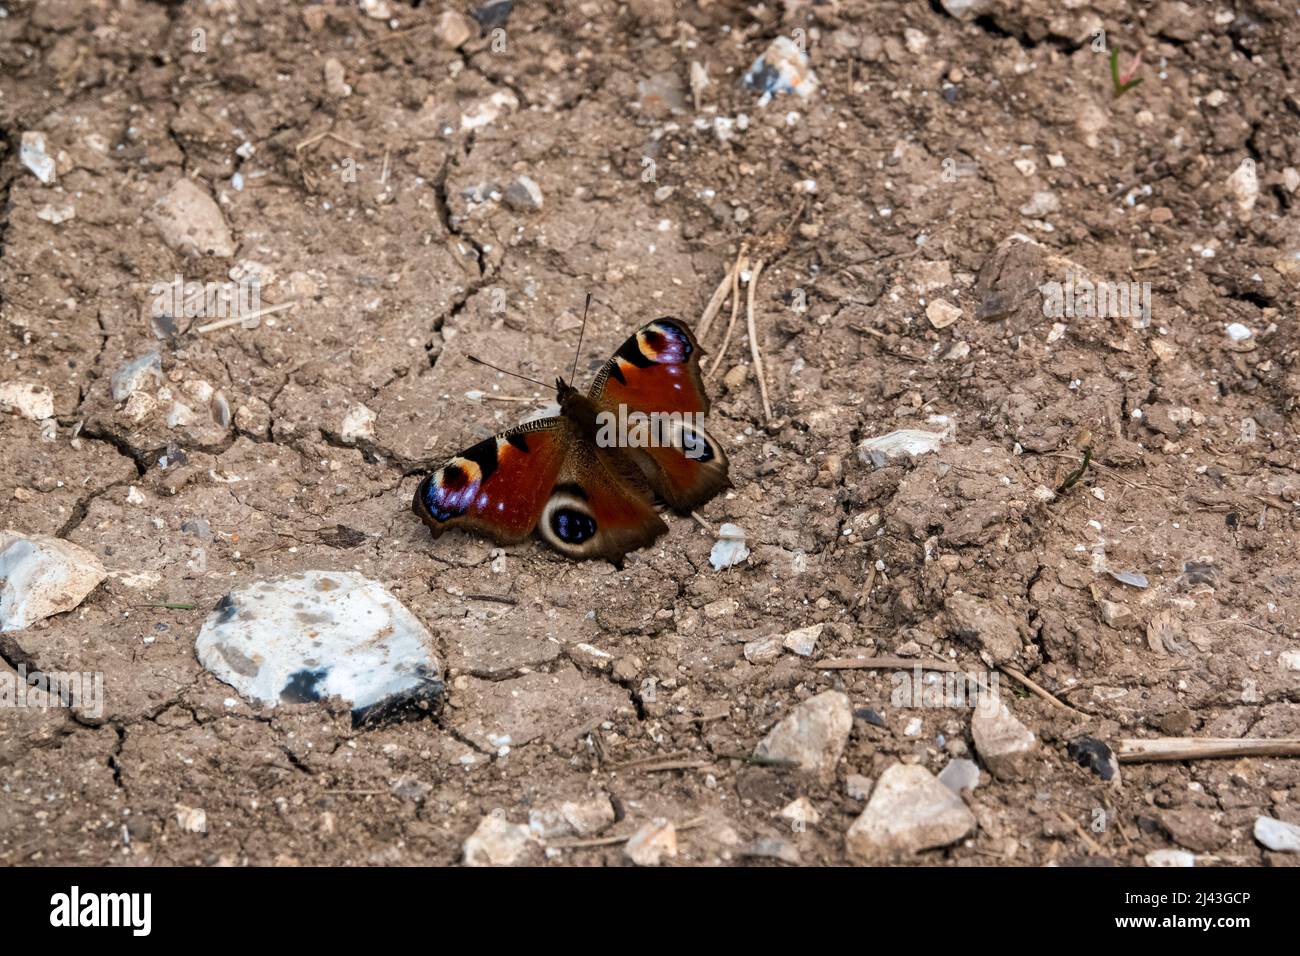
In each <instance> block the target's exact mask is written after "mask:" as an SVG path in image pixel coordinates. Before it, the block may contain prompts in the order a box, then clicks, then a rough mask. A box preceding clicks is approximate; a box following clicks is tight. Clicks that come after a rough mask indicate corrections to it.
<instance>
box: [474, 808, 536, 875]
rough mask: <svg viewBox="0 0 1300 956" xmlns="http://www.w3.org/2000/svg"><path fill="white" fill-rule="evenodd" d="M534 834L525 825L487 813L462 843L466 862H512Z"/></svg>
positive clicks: (478, 864)
mask: <svg viewBox="0 0 1300 956" xmlns="http://www.w3.org/2000/svg"><path fill="white" fill-rule="evenodd" d="M532 842H533V835H532V833H531V832H530V831H529V829H528V827H526V826H523V825H522V824H518V823H511V822H510V821H509V820H507V819H506V818H505V817H504V816H501V815H498V814H495V813H489V814H488V815H487V816H485V817H484V818H483V819H482V820H480V821H479V823H478V827H477V828H476V829H475V830H474V832H473V833H471V834H470V835H469V837H467V838H466V840H465V842H464V844H462V846H461V851H462V853H463V854H464V860H465V865H466V866H511V865H513V864H514V863H515V862H516V861H517V860H518V859H519V858H520V857H521V856H523V855H524V853H526V852H527V851H528V848H529V846H531V845H532Z"/></svg>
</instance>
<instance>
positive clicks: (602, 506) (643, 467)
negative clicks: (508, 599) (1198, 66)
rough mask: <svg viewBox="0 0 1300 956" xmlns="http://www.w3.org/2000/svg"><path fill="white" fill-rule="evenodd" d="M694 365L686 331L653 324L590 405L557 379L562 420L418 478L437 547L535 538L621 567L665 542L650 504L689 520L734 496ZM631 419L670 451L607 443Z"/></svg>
mask: <svg viewBox="0 0 1300 956" xmlns="http://www.w3.org/2000/svg"><path fill="white" fill-rule="evenodd" d="M700 354H701V349H700V347H699V344H698V343H697V342H696V341H695V337H694V336H693V335H692V333H691V331H690V329H689V328H687V326H686V325H685V324H684V323H682V322H680V321H679V320H677V319H672V318H661V319H656V320H655V321H654V322H651V323H649V324H648V325H646V326H644V327H643V328H641V329H640V330H638V331H637V333H636V334H635V335H633V336H631V337H630V338H629V339H628V340H627V341H626V342H624V343H623V345H622V346H621V347H620V348H619V350H618V351H617V352H615V353H614V356H613V357H612V358H611V359H610V360H609V361H608V362H606V363H605V364H604V365H603V366H602V367H601V369H600V371H599V372H598V373H597V375H596V379H595V381H594V383H593V384H592V387H591V389H590V391H589V392H588V393H587V394H583V393H582V392H580V391H578V390H577V389H575V388H574V387H573V386H571V385H569V384H568V383H567V382H565V381H564V380H563V379H557V380H556V401H557V402H558V403H559V405H560V414H559V415H557V416H554V417H551V418H542V419H537V420H534V421H530V422H525V423H524V424H522V425H517V426H515V427H514V428H511V429H509V430H507V431H504V432H502V433H500V434H499V435H495V436H493V437H492V438H488V439H485V440H484V441H481V442H479V443H478V444H476V445H473V446H471V447H470V448H467V449H466V450H465V451H463V452H461V453H460V454H458V455H455V456H453V457H452V458H451V459H449V460H448V461H447V462H446V463H445V464H444V465H443V466H442V467H441V468H440V469H438V470H437V471H436V472H434V473H433V474H431V475H429V476H428V477H426V478H425V479H424V480H423V481H422V482H421V483H420V486H419V488H418V489H417V490H416V493H415V500H414V501H413V502H412V510H413V511H414V512H415V513H416V515H418V516H419V517H420V519H421V520H422V521H423V522H424V523H425V524H426V525H427V526H428V527H429V529H430V531H431V532H432V533H433V536H434V537H435V538H436V537H438V536H440V535H441V534H442V533H443V532H444V531H446V530H449V529H451V528H463V529H466V530H470V531H477V532H480V533H483V534H486V535H487V536H489V537H491V538H492V539H493V540H494V541H496V542H497V543H499V544H514V543H517V542H520V541H523V540H524V539H525V538H527V537H528V536H529V535H530V534H532V533H533V531H534V530H536V531H537V533H538V534H539V535H540V536H541V538H542V539H543V540H544V541H546V542H547V544H549V545H550V546H551V547H553V548H555V549H556V550H557V551H559V552H560V553H562V554H564V555H566V556H568V557H571V558H604V559H606V560H608V561H612V562H614V563H615V564H621V562H622V560H623V557H624V555H626V554H627V552H629V551H632V550H635V549H637V548H643V547H646V546H648V545H650V544H652V543H653V542H654V541H655V540H656V539H657V538H658V537H659V536H660V535H662V534H664V533H666V532H667V531H668V525H667V524H665V523H664V520H663V519H662V518H661V517H660V516H659V514H658V513H657V512H656V511H655V509H654V507H653V505H652V501H653V500H654V499H655V498H656V497H657V498H659V499H662V500H663V501H664V502H665V503H667V504H668V505H669V506H670V507H672V508H673V509H674V510H676V511H678V512H680V513H688V512H690V511H691V510H692V509H693V508H696V507H699V506H700V505H702V504H703V503H704V502H706V501H708V500H709V499H711V498H713V497H714V496H715V495H716V494H717V493H718V492H720V491H721V490H722V489H723V488H727V487H730V485H731V482H730V480H729V479H728V477H727V467H728V463H727V456H726V453H725V452H724V451H723V449H722V447H721V446H720V445H719V444H718V443H717V442H716V441H715V440H713V438H712V437H711V436H710V435H709V434H708V432H707V431H706V430H705V429H704V428H703V426H702V425H701V424H700V420H701V419H702V417H703V414H704V413H705V412H706V411H707V410H708V405H709V402H708V398H707V396H706V395H705V394H704V388H703V382H702V380H701V377H700V372H699V360H700ZM638 416H639V417H640V418H638ZM629 417H631V418H634V419H637V420H641V419H645V418H647V417H648V418H649V419H650V420H651V421H658V422H659V423H660V424H661V425H663V423H666V425H664V429H666V434H667V437H668V438H669V439H671V440H670V441H667V442H664V443H657V444H653V445H645V444H642V443H638V442H636V441H632V442H631V443H630V444H629V443H627V442H623V441H610V440H609V437H608V436H609V434H610V426H611V425H613V424H614V423H618V425H619V428H620V429H621V428H622V424H623V423H624V422H625V421H626V420H627V419H628V418H629ZM619 437H620V438H621V437H623V436H622V435H621V432H620V434H619Z"/></svg>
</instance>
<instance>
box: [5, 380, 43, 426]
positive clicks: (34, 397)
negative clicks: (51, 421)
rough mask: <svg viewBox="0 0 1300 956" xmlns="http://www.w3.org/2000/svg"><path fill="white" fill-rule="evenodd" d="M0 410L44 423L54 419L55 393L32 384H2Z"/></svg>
mask: <svg viewBox="0 0 1300 956" xmlns="http://www.w3.org/2000/svg"><path fill="white" fill-rule="evenodd" d="M0 410H3V411H6V412H17V413H18V414H19V415H21V416H22V417H23V418H30V419H31V420H32V421H35V422H42V421H45V419H47V418H53V417H54V393H53V392H51V391H50V390H49V389H48V388H46V387H45V386H44V385H34V384H32V383H31V382H0Z"/></svg>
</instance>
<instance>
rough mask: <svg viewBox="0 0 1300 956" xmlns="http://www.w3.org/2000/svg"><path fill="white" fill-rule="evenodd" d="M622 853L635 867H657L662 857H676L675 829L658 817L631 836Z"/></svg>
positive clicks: (670, 823)
mask: <svg viewBox="0 0 1300 956" xmlns="http://www.w3.org/2000/svg"><path fill="white" fill-rule="evenodd" d="M623 851H624V852H625V853H626V854H627V855H628V859H630V860H631V861H632V862H633V863H635V864H636V865H637V866H658V865H659V864H660V863H662V862H663V859H664V857H668V858H670V859H671V858H673V857H676V856H677V828H676V827H675V826H673V824H672V821H671V820H665V819H663V818H662V817H658V818H656V819H654V820H651V821H650V822H649V823H647V824H646V825H645V826H643V827H641V829H639V830H637V831H636V833H634V834H632V838H631V839H630V840H628V841H627V845H626V846H625V847H624V848H623Z"/></svg>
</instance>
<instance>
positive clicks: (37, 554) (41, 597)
mask: <svg viewBox="0 0 1300 956" xmlns="http://www.w3.org/2000/svg"><path fill="white" fill-rule="evenodd" d="M107 573H108V572H107V571H105V569H104V565H103V564H101V563H100V561H99V558H97V557H95V556H94V555H93V554H91V553H90V552H89V551H87V550H86V549H85V548H81V547H78V546H77V545H75V544H73V543H72V542H70V541H64V540H63V539H61V538H51V537H46V536H44V535H33V536H30V537H28V536H26V535H22V534H19V533H17V532H15V531H0V631H18V630H22V629H23V628H27V627H31V626H32V625H33V624H35V623H36V622H37V621H40V620H42V619H44V618H47V617H49V616H50V615H52V614H60V613H62V612H63V611H70V610H72V609H73V608H74V607H76V606H77V605H78V604H80V603H81V602H82V601H83V600H85V598H86V595H87V594H89V593H90V592H91V591H93V590H95V588H96V587H98V586H99V582H100V581H102V580H104V577H105V575H106V574H107Z"/></svg>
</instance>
